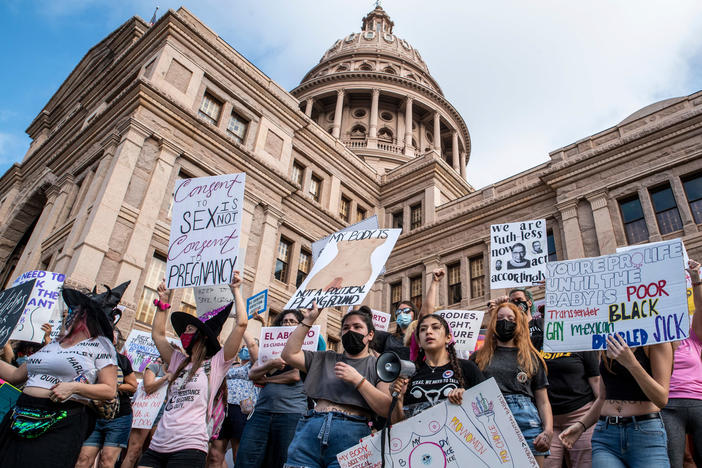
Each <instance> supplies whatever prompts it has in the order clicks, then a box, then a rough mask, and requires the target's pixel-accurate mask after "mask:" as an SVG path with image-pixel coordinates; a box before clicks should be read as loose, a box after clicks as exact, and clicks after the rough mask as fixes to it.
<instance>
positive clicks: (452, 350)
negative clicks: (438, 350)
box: [414, 314, 466, 388]
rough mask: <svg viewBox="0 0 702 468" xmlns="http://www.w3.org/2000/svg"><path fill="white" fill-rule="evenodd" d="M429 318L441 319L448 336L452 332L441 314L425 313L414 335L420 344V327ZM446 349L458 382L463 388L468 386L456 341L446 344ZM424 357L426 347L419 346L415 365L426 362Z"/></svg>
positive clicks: (440, 321)
mask: <svg viewBox="0 0 702 468" xmlns="http://www.w3.org/2000/svg"><path fill="white" fill-rule="evenodd" d="M428 318H433V319H436V320H438V321H439V323H440V324H441V327H442V328H443V329H444V333H446V336H448V335H450V334H451V330H450V328H449V324H448V322H447V321H446V319H445V318H443V317H442V316H441V315H439V314H429V315H425V316H424V317H422V318H421V319H419V322H417V327H416V328H415V329H414V336H415V338H416V339H417V345H418V346H419V328H420V327H421V326H422V322H424V321H425V320H426V319H428ZM446 351H448V355H449V365H450V366H451V370H453V374H454V375H455V376H456V380H458V384H459V385H460V386H461V388H465V387H466V381H465V378H464V377H463V370H462V369H461V365H460V363H459V362H458V356H456V346H455V345H454V343H449V344H448V345H447V346H446ZM424 359H426V354H425V352H424V349H423V348H422V347H421V346H419V354H418V355H417V359H415V360H414V365H415V366H417V367H419V366H420V365H421V364H422V363H424Z"/></svg>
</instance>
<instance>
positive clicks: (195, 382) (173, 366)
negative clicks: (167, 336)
mask: <svg viewBox="0 0 702 468" xmlns="http://www.w3.org/2000/svg"><path fill="white" fill-rule="evenodd" d="M185 359H186V356H185V355H184V354H182V353H180V352H178V351H173V355H172V356H171V363H170V365H169V366H168V371H169V372H172V373H175V372H176V370H178V366H179V365H180V364H181V363H182V362H183V361H184V360H185ZM233 361H234V359H231V360H229V361H225V360H224V352H223V350H219V352H218V353H217V354H215V355H214V356H213V357H212V359H211V360H210V363H211V364H210V366H211V369H210V385H209V395H208V386H207V374H206V373H205V369H204V367H200V368H199V369H198V370H197V372H196V373H195V375H194V376H193V378H192V379H190V380H188V381H187V382H186V379H187V377H188V371H189V370H190V368H191V366H192V364H188V365H187V366H186V367H185V370H184V371H183V372H182V373H181V375H180V377H178V378H177V379H176V380H175V382H173V384H172V385H171V386H170V388H169V389H168V398H167V399H166V404H165V407H164V412H163V417H162V418H161V420H160V421H159V423H158V428H157V429H156V433H154V436H153V438H152V439H151V445H149V448H150V449H151V450H154V451H155V452H160V453H172V452H177V451H179V450H187V449H195V450H201V451H203V452H207V442H208V441H209V435H208V434H207V409H208V407H209V408H211V407H212V404H213V401H212V400H213V399H214V397H215V395H216V394H217V390H218V389H219V386H220V385H221V384H222V381H223V380H224V376H225V375H226V373H227V370H228V369H229V367H230V366H231V365H232V362H233Z"/></svg>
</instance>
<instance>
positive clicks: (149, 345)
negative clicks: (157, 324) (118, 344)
mask: <svg viewBox="0 0 702 468" xmlns="http://www.w3.org/2000/svg"><path fill="white" fill-rule="evenodd" d="M167 339H168V341H169V342H171V343H173V344H174V345H176V346H178V347H180V340H175V339H172V338H167ZM122 353H123V354H124V355H125V356H127V357H128V358H129V360H130V361H131V363H132V367H133V368H134V370H135V371H137V372H144V369H146V366H148V365H149V364H151V363H152V362H154V361H156V359H157V358H158V357H159V356H160V355H161V354H160V353H159V352H158V348H156V344H154V340H152V339H151V333H148V332H145V331H141V330H132V331H130V332H129V336H128V337H127V340H126V341H125V342H124V347H123V348H122Z"/></svg>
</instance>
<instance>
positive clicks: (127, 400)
mask: <svg viewBox="0 0 702 468" xmlns="http://www.w3.org/2000/svg"><path fill="white" fill-rule="evenodd" d="M117 366H119V370H120V371H122V375H124V376H125V377H126V376H128V375H130V374H133V373H134V371H133V370H132V363H131V362H129V358H128V357H127V356H125V355H124V354H119V353H117ZM131 397H132V395H131V394H129V393H120V394H119V413H117V415H116V416H115V417H116V418H119V417H120V416H126V415H128V414H132V402H131Z"/></svg>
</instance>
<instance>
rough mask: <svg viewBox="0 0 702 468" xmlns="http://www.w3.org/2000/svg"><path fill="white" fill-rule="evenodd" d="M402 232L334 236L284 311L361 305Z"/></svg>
mask: <svg viewBox="0 0 702 468" xmlns="http://www.w3.org/2000/svg"><path fill="white" fill-rule="evenodd" d="M400 232H401V229H375V230H370V231H348V232H341V233H338V234H334V235H332V236H331V239H330V240H329V242H328V243H327V245H326V247H324V250H323V251H322V253H321V254H320V255H319V259H318V260H317V262H316V263H315V264H314V265H313V266H312V270H311V271H310V274H309V275H307V277H306V278H305V280H304V281H303V282H302V284H301V285H300V287H299V288H298V289H297V291H295V294H294V295H293V297H291V298H290V300H289V301H288V303H287V305H286V306H285V309H300V308H304V309H309V308H311V307H312V302H316V303H317V306H318V307H320V308H322V307H335V306H349V305H355V304H360V303H361V302H363V299H365V297H366V294H368V291H369V290H370V288H371V286H372V285H373V282H374V281H375V279H376V278H377V277H378V274H379V273H380V271H381V270H382V268H383V266H384V265H385V262H386V261H387V259H388V257H389V256H390V252H391V251H392V248H393V247H394V246H395V242H397V238H398V237H399V236H400Z"/></svg>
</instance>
